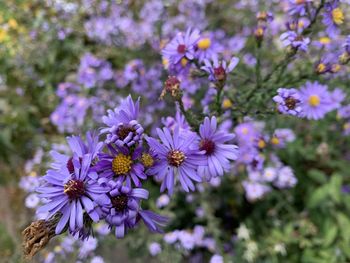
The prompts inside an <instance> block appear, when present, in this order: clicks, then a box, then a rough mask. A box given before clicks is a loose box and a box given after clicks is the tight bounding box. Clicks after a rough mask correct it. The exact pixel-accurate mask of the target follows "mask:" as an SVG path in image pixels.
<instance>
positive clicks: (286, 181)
mask: <svg viewBox="0 0 350 263" xmlns="http://www.w3.org/2000/svg"><path fill="white" fill-rule="evenodd" d="M297 182H298V180H297V178H296V177H295V176H294V173H293V170H292V169H291V168H290V167H289V166H284V167H282V168H281V169H279V171H278V177H277V180H275V182H274V184H275V185H276V187H278V188H282V189H283V188H291V187H294V186H295V185H296V183H297Z"/></svg>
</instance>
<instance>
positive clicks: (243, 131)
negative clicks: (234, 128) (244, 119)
mask: <svg viewBox="0 0 350 263" xmlns="http://www.w3.org/2000/svg"><path fill="white" fill-rule="evenodd" d="M248 132H249V131H248V128H246V127H244V128H243V129H242V133H243V134H244V135H247V134H248Z"/></svg>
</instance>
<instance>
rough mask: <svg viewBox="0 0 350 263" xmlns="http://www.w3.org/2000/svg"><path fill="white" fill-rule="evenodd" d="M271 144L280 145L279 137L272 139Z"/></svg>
mask: <svg viewBox="0 0 350 263" xmlns="http://www.w3.org/2000/svg"><path fill="white" fill-rule="evenodd" d="M271 143H272V144H274V145H277V144H279V143H280V140H279V139H278V138H277V137H272V139H271Z"/></svg>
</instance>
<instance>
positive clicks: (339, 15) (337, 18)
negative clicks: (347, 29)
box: [332, 7, 344, 25]
mask: <svg viewBox="0 0 350 263" xmlns="http://www.w3.org/2000/svg"><path fill="white" fill-rule="evenodd" d="M332 18H333V21H334V23H336V24H337V25H340V24H343V23H344V14H343V11H342V10H341V9H340V8H339V7H337V8H334V9H333V11H332Z"/></svg>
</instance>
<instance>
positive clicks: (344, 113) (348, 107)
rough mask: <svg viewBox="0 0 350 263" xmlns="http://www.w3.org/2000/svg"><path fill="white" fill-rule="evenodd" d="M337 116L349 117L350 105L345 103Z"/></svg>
mask: <svg viewBox="0 0 350 263" xmlns="http://www.w3.org/2000/svg"><path fill="white" fill-rule="evenodd" d="M337 116H338V117H339V118H343V119H348V118H350V105H345V106H343V107H341V108H340V109H339V110H338V114H337Z"/></svg>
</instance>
